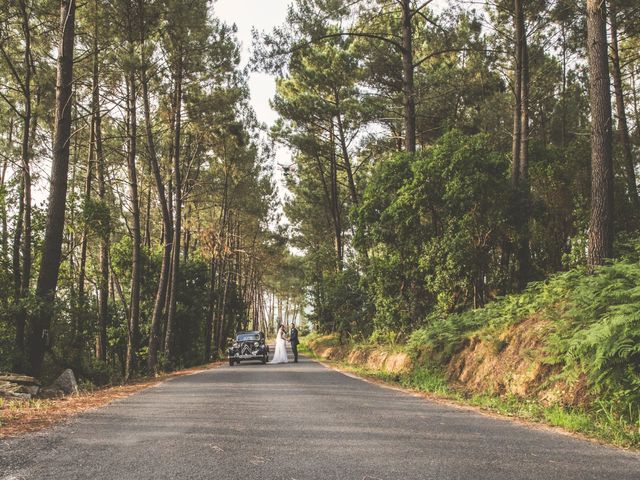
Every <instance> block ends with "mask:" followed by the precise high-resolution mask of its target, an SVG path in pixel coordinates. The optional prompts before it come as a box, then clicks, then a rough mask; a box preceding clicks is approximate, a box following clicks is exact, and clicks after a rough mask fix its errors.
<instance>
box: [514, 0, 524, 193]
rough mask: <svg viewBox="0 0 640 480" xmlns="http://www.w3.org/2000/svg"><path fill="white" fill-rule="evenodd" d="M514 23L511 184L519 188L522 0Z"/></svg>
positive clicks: (518, 1)
mask: <svg viewBox="0 0 640 480" xmlns="http://www.w3.org/2000/svg"><path fill="white" fill-rule="evenodd" d="M513 7H514V12H513V14H514V24H515V51H514V54H515V59H514V62H515V68H514V72H513V94H514V105H513V140H512V146H511V185H512V186H513V187H514V188H517V187H518V185H519V183H520V152H521V151H522V146H521V143H522V118H521V115H522V40H523V38H524V32H523V31H522V27H523V23H522V22H520V18H521V17H522V16H523V15H524V13H523V11H522V0H514V2H513Z"/></svg>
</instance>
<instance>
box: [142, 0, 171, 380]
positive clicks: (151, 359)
mask: <svg viewBox="0 0 640 480" xmlns="http://www.w3.org/2000/svg"><path fill="white" fill-rule="evenodd" d="M139 8H140V13H139V15H138V18H139V19H140V39H141V43H142V44H143V45H144V43H145V41H146V30H145V28H144V19H145V13H144V2H140V4H139ZM142 51H143V52H144V48H143V49H142ZM141 63H142V69H141V72H140V76H141V83H142V100H143V104H144V123H145V136H146V143H147V153H148V157H149V163H150V166H151V171H152V173H153V178H154V181H155V186H156V193H157V194H158V201H159V203H160V211H161V213H162V234H163V243H164V248H163V253H162V265H161V267H160V274H159V278H158V288H157V290H156V297H155V301H154V304H153V313H152V314H151V331H150V332H149V356H148V357H147V369H148V371H149V373H150V374H152V375H155V374H156V373H157V369H158V351H159V349H160V338H161V337H160V334H161V329H162V318H163V315H164V303H165V299H166V296H167V295H166V292H167V284H168V282H169V270H170V265H171V244H172V239H173V223H172V220H171V214H170V212H169V207H168V201H167V195H166V192H165V188H164V182H163V179H162V173H161V171H160V163H159V161H158V155H157V150H156V145H155V139H154V136H153V123H152V120H151V102H150V98H149V79H148V77H147V60H146V58H144V57H143V58H142V62H141Z"/></svg>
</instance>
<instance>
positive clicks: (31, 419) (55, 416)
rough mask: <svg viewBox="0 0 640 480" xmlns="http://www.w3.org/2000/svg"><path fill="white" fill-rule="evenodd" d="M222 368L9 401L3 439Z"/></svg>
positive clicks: (0, 428) (0, 430)
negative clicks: (57, 396)
mask: <svg viewBox="0 0 640 480" xmlns="http://www.w3.org/2000/svg"><path fill="white" fill-rule="evenodd" d="M220 365H222V362H216V363H212V364H209V365H203V366H200V367H194V368H189V369H185V370H180V371H178V372H173V373H169V374H166V375H160V376H158V377H155V378H146V379H142V380H139V381H135V382H132V383H129V384H127V385H121V386H115V387H107V388H102V389H99V390H96V391H93V392H82V393H80V394H78V395H72V396H68V397H64V398H60V399H55V400H38V399H31V400H6V399H5V400H3V401H2V402H1V403H0V438H6V437H13V436H16V435H20V434H23V433H28V432H35V431H38V430H42V429H44V428H47V427H49V426H51V425H54V424H56V423H59V422H61V421H63V420H65V419H67V418H69V417H71V416H73V415H75V414H77V413H81V412H84V411H86V410H90V409H92V408H98V407H101V406H103V405H106V404H108V403H109V402H112V401H113V400H117V399H119V398H125V397H128V396H129V395H132V394H134V393H136V392H139V391H141V390H144V389H146V388H149V387H153V386H154V385H157V384H159V383H161V382H164V381H165V380H168V379H170V378H174V377H179V376H183V375H192V374H194V373H198V372H202V371H204V370H208V369H210V368H215V367H218V366H220Z"/></svg>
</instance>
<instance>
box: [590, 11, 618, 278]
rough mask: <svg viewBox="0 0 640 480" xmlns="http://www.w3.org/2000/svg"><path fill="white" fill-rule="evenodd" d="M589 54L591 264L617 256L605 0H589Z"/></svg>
mask: <svg viewBox="0 0 640 480" xmlns="http://www.w3.org/2000/svg"><path fill="white" fill-rule="evenodd" d="M587 53H588V60H589V97H590V98H589V101H590V105H591V216H590V219H589V248H588V255H587V261H588V264H589V267H591V268H592V267H594V266H596V265H602V264H603V263H604V261H605V259H607V258H611V256H612V255H613V155H612V131H611V91H610V89H609V62H608V55H607V53H608V52H607V13H606V4H605V3H604V2H603V1H601V0H587Z"/></svg>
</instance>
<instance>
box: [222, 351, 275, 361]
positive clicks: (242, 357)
mask: <svg viewBox="0 0 640 480" xmlns="http://www.w3.org/2000/svg"><path fill="white" fill-rule="evenodd" d="M266 354H267V353H266V352H260V353H254V354H245V355H240V354H239V353H235V354H229V358H233V359H237V360H262V359H263V358H264V356H265V355H266Z"/></svg>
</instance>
